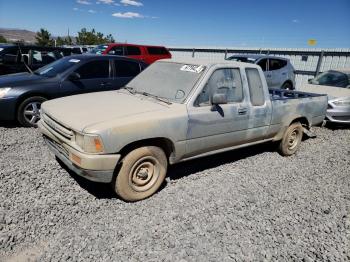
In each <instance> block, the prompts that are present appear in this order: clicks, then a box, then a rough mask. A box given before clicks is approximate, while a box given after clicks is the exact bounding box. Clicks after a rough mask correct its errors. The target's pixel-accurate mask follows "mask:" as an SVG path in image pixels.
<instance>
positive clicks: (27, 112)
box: [17, 96, 47, 127]
mask: <svg viewBox="0 0 350 262" xmlns="http://www.w3.org/2000/svg"><path fill="white" fill-rule="evenodd" d="M46 100H47V99H46V98H44V97H41V96H33V97H30V98H27V99H25V100H24V101H23V102H22V103H21V104H20V105H19V107H18V110H17V121H18V122H19V123H20V124H21V125H22V126H25V127H37V123H38V121H39V120H40V108H41V104H42V103H43V102H45V101H46Z"/></svg>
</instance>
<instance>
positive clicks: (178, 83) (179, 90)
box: [128, 62, 205, 103]
mask: <svg viewBox="0 0 350 262" xmlns="http://www.w3.org/2000/svg"><path fill="white" fill-rule="evenodd" d="M204 69H205V67H204V66H201V65H188V64H178V63H169V62H156V63H154V64H152V65H150V66H149V67H148V68H147V69H146V70H145V71H143V72H142V73H141V74H139V75H138V76H137V77H136V78H134V79H133V80H132V81H131V82H130V83H129V84H128V87H130V88H132V89H133V90H134V91H135V92H138V93H143V92H146V93H149V94H151V95H154V96H158V97H160V98H165V99H167V100H169V101H172V102H175V103H183V102H184V101H185V99H186V98H187V96H188V95H189V93H190V92H191V90H192V89H193V87H194V85H195V84H196V82H197V81H198V79H199V78H200V77H201V75H202V74H203V72H204Z"/></svg>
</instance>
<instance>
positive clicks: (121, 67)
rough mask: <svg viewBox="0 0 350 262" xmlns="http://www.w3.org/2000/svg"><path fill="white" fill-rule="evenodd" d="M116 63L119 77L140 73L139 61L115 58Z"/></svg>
mask: <svg viewBox="0 0 350 262" xmlns="http://www.w3.org/2000/svg"><path fill="white" fill-rule="evenodd" d="M114 64H115V68H116V71H117V72H116V75H117V77H133V76H136V75H138V74H139V73H140V65H139V63H136V62H130V61H124V60H115V61H114Z"/></svg>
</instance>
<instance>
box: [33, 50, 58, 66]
mask: <svg viewBox="0 0 350 262" xmlns="http://www.w3.org/2000/svg"><path fill="white" fill-rule="evenodd" d="M55 60H56V56H55V53H54V52H50V51H38V50H33V62H32V63H33V65H35V64H45V65H46V64H49V63H52V62H54V61H55Z"/></svg>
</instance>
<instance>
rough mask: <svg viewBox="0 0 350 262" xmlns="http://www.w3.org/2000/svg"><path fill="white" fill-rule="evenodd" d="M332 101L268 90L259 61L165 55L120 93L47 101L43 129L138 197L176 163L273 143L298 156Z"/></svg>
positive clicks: (82, 168) (84, 171)
mask: <svg viewBox="0 0 350 262" xmlns="http://www.w3.org/2000/svg"><path fill="white" fill-rule="evenodd" d="M326 109H327V96H326V95H317V94H311V93H303V92H297V91H287V90H277V89H276V90H271V89H270V90H269V89H268V87H267V85H266V80H265V77H264V74H263V72H262V70H261V68H260V67H259V66H256V65H253V64H246V63H239V62H232V61H225V60H220V61H205V60H197V59H189V60H185V61H176V60H162V61H158V62H156V63H154V64H152V65H151V66H149V67H148V68H147V69H146V70H145V71H143V72H142V73H141V74H140V75H138V76H137V77H136V78H134V79H133V80H132V81H131V82H130V83H129V84H128V85H127V86H126V87H124V88H122V89H120V90H118V91H111V92H99V93H90V94H84V95H77V96H71V97H65V98H60V99H56V100H51V101H48V102H45V103H44V104H43V105H42V111H41V120H40V122H39V128H40V130H41V132H42V134H43V135H44V138H45V140H46V141H47V144H48V146H49V148H50V149H51V150H52V152H53V153H54V154H55V155H56V157H57V158H59V159H60V160H61V161H62V162H63V163H64V164H65V165H66V166H67V167H68V168H69V169H71V170H73V171H74V172H75V173H77V174H78V175H81V176H83V177H85V178H86V179H89V180H92V181H96V182H103V183H111V184H112V185H113V188H114V190H115V192H116V193H117V194H118V195H119V196H120V197H121V198H122V199H124V200H127V201H137V200H141V199H144V198H146V197H149V196H151V195H152V194H154V193H155V192H156V191H157V190H158V189H159V187H160V186H161V184H162V183H163V181H164V179H165V176H166V173H167V167H168V165H169V164H175V163H178V162H181V161H184V160H189V159H192V158H196V157H201V156H206V155H210V154H214V153H218V152H222V151H226V150H232V149H235V148H238V147H243V146H250V145H253V144H257V143H262V142H267V141H279V151H280V153H281V154H282V155H285V156H288V155H291V154H293V153H294V152H295V151H296V150H297V149H298V147H299V145H300V143H301V139H302V135H303V130H304V129H308V128H310V127H311V126H312V125H315V124H320V123H321V122H322V121H323V119H324V118H325V115H326ZM233 153H234V152H233Z"/></svg>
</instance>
